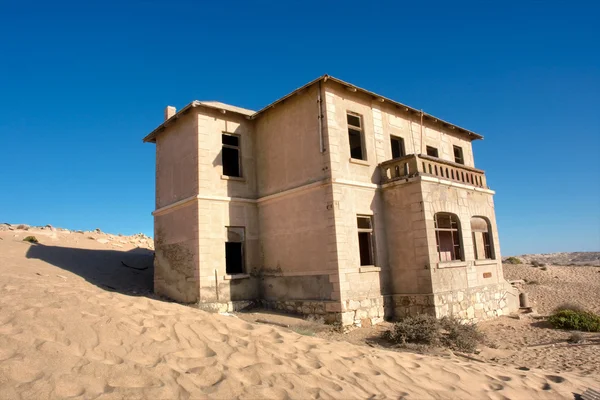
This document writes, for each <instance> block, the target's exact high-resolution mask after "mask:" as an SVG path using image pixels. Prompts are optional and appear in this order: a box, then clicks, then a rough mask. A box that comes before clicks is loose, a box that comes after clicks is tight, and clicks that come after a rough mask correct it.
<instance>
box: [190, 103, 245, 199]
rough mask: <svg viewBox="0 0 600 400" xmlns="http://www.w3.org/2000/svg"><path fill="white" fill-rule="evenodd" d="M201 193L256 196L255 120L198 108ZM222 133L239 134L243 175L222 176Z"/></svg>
mask: <svg viewBox="0 0 600 400" xmlns="http://www.w3.org/2000/svg"><path fill="white" fill-rule="evenodd" d="M194 110H197V111H196V112H197V115H198V146H197V147H198V155H199V156H198V160H199V176H200V179H199V182H200V183H199V194H200V195H211V196H228V197H243V198H256V161H255V160H256V156H255V153H256V145H255V140H256V138H255V134H254V131H253V123H252V121H249V120H247V119H246V118H244V117H243V116H240V115H237V114H234V113H230V112H228V113H225V114H222V113H220V112H218V111H217V110H213V109H209V108H202V107H198V108H195V109H194ZM223 132H228V133H234V134H237V135H239V136H240V143H241V157H242V178H241V179H240V178H230V177H227V176H224V175H223V160H222V140H221V135H222V133H223Z"/></svg>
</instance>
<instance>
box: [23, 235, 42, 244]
mask: <svg viewBox="0 0 600 400" xmlns="http://www.w3.org/2000/svg"><path fill="white" fill-rule="evenodd" d="M23 241H24V242H29V243H39V240H37V238H36V237H35V236H27V237H26V238H25V239H23Z"/></svg>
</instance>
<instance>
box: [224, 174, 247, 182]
mask: <svg viewBox="0 0 600 400" xmlns="http://www.w3.org/2000/svg"><path fill="white" fill-rule="evenodd" d="M221 179H223V180H224V181H238V182H246V178H244V177H243V176H229V175H221Z"/></svg>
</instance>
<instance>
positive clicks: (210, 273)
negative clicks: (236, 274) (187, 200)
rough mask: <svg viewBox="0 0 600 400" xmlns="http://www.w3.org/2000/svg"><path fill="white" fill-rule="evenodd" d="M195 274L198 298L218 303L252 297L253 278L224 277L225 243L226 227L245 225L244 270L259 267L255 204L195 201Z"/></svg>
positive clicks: (256, 287)
mask: <svg viewBox="0 0 600 400" xmlns="http://www.w3.org/2000/svg"><path fill="white" fill-rule="evenodd" d="M198 208H199V214H200V216H199V229H198V236H199V246H200V247H199V261H200V264H199V275H200V300H201V301H202V302H218V301H230V300H249V299H255V298H257V295H258V286H257V282H256V280H255V279H253V278H250V277H246V278H243V279H235V280H230V279H227V273H226V270H225V242H226V241H227V227H228V226H236V227H245V235H246V237H245V242H244V258H245V272H246V273H248V274H249V273H252V272H253V271H256V270H257V269H259V268H260V254H259V231H258V216H257V208H256V204H254V203H250V202H238V201H235V202H229V201H214V200H199V201H198Z"/></svg>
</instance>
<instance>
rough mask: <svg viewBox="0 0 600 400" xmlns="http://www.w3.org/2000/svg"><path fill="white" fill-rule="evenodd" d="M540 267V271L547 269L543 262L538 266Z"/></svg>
mask: <svg viewBox="0 0 600 400" xmlns="http://www.w3.org/2000/svg"><path fill="white" fill-rule="evenodd" d="M540 269H541V270H542V271H548V267H546V265H545V264H542V265H541V266H540Z"/></svg>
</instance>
